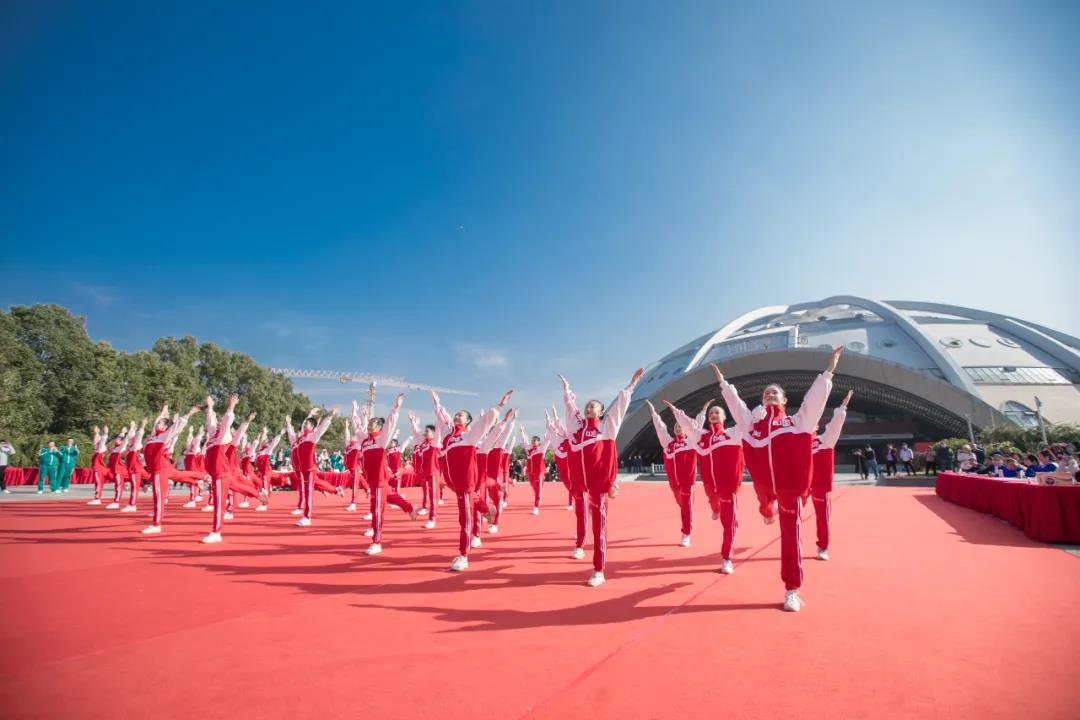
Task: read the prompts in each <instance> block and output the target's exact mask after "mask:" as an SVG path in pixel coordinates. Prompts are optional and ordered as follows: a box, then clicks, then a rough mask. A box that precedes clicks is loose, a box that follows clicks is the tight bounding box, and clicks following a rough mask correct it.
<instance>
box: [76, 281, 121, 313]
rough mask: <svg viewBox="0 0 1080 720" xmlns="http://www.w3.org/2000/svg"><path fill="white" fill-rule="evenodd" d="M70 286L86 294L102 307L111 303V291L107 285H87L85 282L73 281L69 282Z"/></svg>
mask: <svg viewBox="0 0 1080 720" xmlns="http://www.w3.org/2000/svg"><path fill="white" fill-rule="evenodd" d="M71 287H72V288H73V289H74V290H76V291H78V292H80V293H82V294H83V295H86V296H87V297H88V298H90V299H91V300H93V301H94V302H96V303H97V304H98V305H101V306H102V307H108V306H109V305H112V304H113V296H112V291H110V290H109V288H107V287H102V286H101V285H87V284H86V283H81V282H73V283H71Z"/></svg>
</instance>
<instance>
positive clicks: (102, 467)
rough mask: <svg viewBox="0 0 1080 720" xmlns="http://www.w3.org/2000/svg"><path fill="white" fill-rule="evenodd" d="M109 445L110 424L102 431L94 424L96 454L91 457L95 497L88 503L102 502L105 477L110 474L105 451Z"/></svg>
mask: <svg viewBox="0 0 1080 720" xmlns="http://www.w3.org/2000/svg"><path fill="white" fill-rule="evenodd" d="M108 447H109V426H108V425H106V426H105V430H104V432H102V431H101V430H100V429H99V428H98V427H97V426H96V425H95V426H94V454H93V456H92V457H91V458H90V476H91V477H92V478H93V479H94V499H93V500H91V501H90V502H88V503H86V504H87V505H100V504H101V491H102V489H103V488H104V487H105V478H106V477H108V476H109V467H108V466H107V465H106V464H105V451H106V450H107V449H108Z"/></svg>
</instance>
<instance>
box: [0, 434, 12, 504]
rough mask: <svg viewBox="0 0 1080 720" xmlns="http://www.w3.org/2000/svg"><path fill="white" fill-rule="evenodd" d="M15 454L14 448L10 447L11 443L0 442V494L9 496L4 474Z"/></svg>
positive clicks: (9, 492)
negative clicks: (3, 493)
mask: <svg viewBox="0 0 1080 720" xmlns="http://www.w3.org/2000/svg"><path fill="white" fill-rule="evenodd" d="M14 454H15V448H13V447H11V443H9V442H8V441H7V440H0V492H5V493H8V494H9V495H10V494H11V491H10V490H8V489H7V483H6V482H5V481H4V474H5V473H6V472H7V466H8V462H9V460H10V458H11V456H12V455H14Z"/></svg>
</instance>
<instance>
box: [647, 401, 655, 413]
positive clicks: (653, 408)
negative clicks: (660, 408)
mask: <svg viewBox="0 0 1080 720" xmlns="http://www.w3.org/2000/svg"><path fill="white" fill-rule="evenodd" d="M645 404H646V405H648V406H649V412H651V413H652V414H653V415H655V414H656V407H655V406H653V404H652V400H646V401H645Z"/></svg>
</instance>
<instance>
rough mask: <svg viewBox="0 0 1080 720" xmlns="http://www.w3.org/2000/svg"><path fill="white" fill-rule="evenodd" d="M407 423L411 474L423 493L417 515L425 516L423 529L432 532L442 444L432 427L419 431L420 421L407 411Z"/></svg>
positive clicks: (436, 504) (436, 503)
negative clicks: (410, 438) (411, 466)
mask: <svg viewBox="0 0 1080 720" xmlns="http://www.w3.org/2000/svg"><path fill="white" fill-rule="evenodd" d="M409 423H410V424H411V425H412V436H413V442H414V445H413V454H412V465H413V473H415V475H416V481H417V482H419V483H420V487H422V488H423V492H424V502H423V507H421V508H420V512H419V514H420V515H426V516H427V522H426V523H424V529H426V530H433V529H434V528H435V516H436V514H437V512H436V508H437V507H438V502H437V499H438V495H439V492H438V488H437V487H436V485H437V483H438V456H439V445H441V444H442V440H441V439H440V438H439V436H438V433H437V432H436V429H435V426H434V425H425V426H424V429H423V431H421V430H420V419H419V418H418V417H416V415H415V414H414V413H413V412H412V411H411V410H410V411H409Z"/></svg>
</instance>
